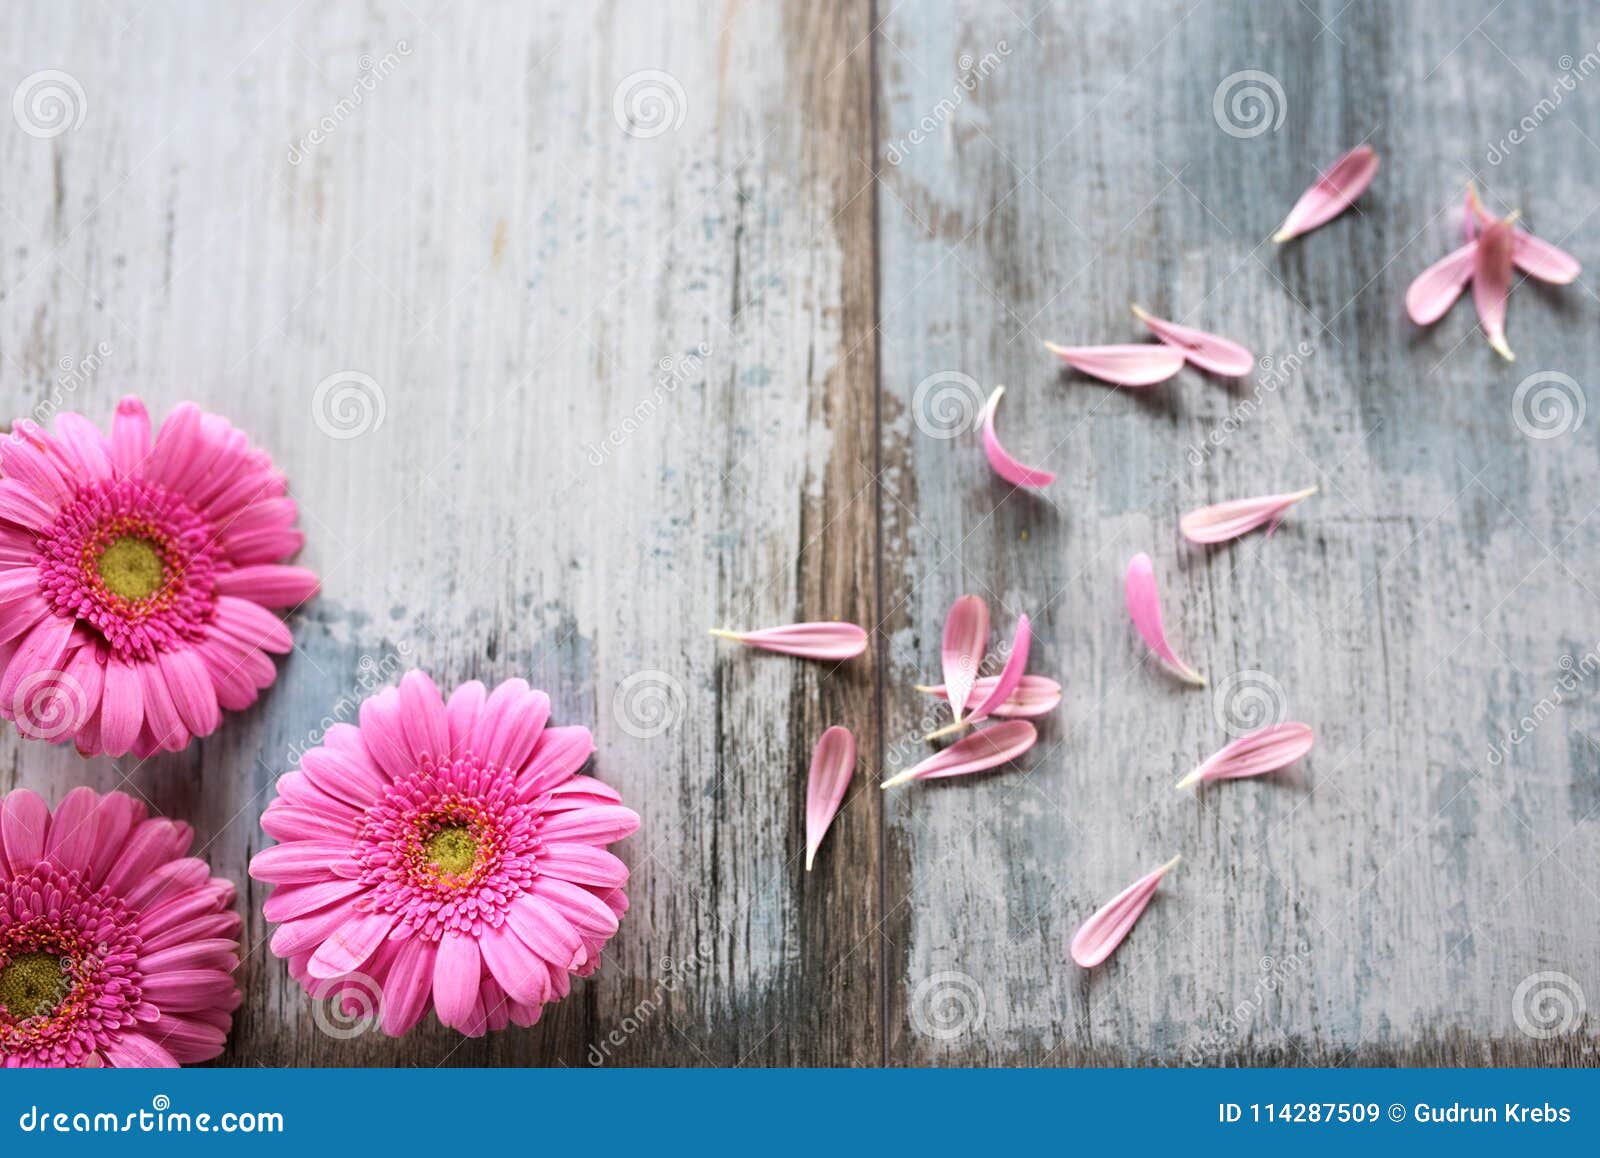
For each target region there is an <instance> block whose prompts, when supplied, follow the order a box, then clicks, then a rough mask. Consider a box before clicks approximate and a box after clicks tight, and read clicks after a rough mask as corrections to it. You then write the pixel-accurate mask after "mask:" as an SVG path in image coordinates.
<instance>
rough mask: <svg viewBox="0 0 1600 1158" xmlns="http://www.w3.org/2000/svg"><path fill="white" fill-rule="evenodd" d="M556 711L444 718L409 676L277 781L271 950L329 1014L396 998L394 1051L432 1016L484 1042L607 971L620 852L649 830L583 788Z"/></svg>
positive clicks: (257, 865)
mask: <svg viewBox="0 0 1600 1158" xmlns="http://www.w3.org/2000/svg"><path fill="white" fill-rule="evenodd" d="M549 716H550V697H549V696H547V695H545V694H544V693H543V692H538V691H532V690H530V689H529V687H528V685H527V683H526V682H525V681H523V680H508V681H507V682H505V683H503V684H501V685H500V686H499V687H497V688H495V689H494V691H492V692H488V693H486V692H485V691H484V686H483V685H482V684H481V683H478V682H477V681H473V682H471V683H467V684H463V685H462V686H461V687H459V688H457V689H456V690H455V692H454V693H453V694H452V695H451V696H450V702H449V704H446V703H445V702H444V700H443V698H442V697H441V696H440V694H439V689H438V688H437V687H436V686H435V685H434V682H433V680H431V679H430V678H428V676H427V675H425V674H424V673H422V672H420V671H413V672H409V673H408V674H407V675H406V676H405V678H404V679H402V680H401V681H400V686H399V688H398V689H396V688H390V689H388V690H386V691H383V692H380V693H378V694H377V695H376V696H373V697H372V698H371V699H369V700H367V701H366V702H365V703H363V704H362V705H361V717H360V719H361V724H360V727H356V726H354V725H350V724H335V725H333V726H332V727H330V728H329V729H328V732H327V735H326V737H325V746H324V747H321V748H315V749H313V750H312V751H310V752H307V753H306V754H305V755H304V756H303V757H302V758H301V762H300V768H299V769H298V770H297V771H293V772H290V773H288V774H287V775H285V776H283V777H281V778H279V780H278V784H277V789H278V795H277V797H276V798H275V799H274V800H273V801H272V803H271V804H269V805H268V806H267V810H266V812H265V814H264V815H263V816H262V817H261V827H262V828H263V829H265V830H266V832H267V834H268V835H269V836H271V837H273V838H274V839H276V840H278V841H281V842H282V843H281V844H279V845H277V846H276V847H275V848H269V849H266V850H265V851H263V852H261V853H258V854H257V855H256V857H255V859H254V860H253V861H251V863H250V875H251V876H253V877H255V878H256V879H257V880H262V881H269V882H271V883H272V884H274V885H276V886H277V888H276V889H275V890H274V892H273V894H272V897H271V898H270V899H269V900H268V901H267V902H266V904H265V906H263V912H264V913H265V914H266V918H267V920H269V921H272V922H275V923H277V924H278V929H277V931H276V932H275V933H274V934H273V937H272V951H273V952H274V953H276V954H278V955H279V956H280V957H285V958H287V959H288V961H289V971H290V973H292V974H293V975H294V977H295V978H296V979H297V980H298V981H300V983H301V984H302V985H304V986H305V987H306V988H307V990H309V991H310V992H311V994H312V996H314V997H319V998H321V997H331V998H333V999H334V1000H336V1001H340V1000H350V1001H363V1000H370V998H371V995H372V993H373V992H374V991H377V992H379V993H381V999H380V1000H379V1002H378V1005H379V1009H378V1015H379V1020H380V1023H381V1025H382V1026H383V1029H384V1032H385V1033H388V1034H390V1035H392V1036H398V1035H400V1034H402V1033H405V1032H406V1031H407V1030H408V1029H410V1028H411V1027H412V1026H414V1025H416V1024H417V1022H418V1021H420V1020H421V1019H422V1017H423V1015H424V1014H425V1013H427V1011H428V1009H429V1007H430V1006H431V1007H432V1008H433V1009H434V1010H435V1012H437V1013H438V1015H439V1020H440V1021H441V1022H443V1023H444V1024H445V1025H448V1026H453V1027H454V1028H456V1029H459V1030H461V1031H462V1032H463V1033H466V1034H468V1035H470V1036H473V1037H476V1036H478V1035H480V1034H482V1033H483V1032H484V1031H485V1030H489V1029H503V1028H505V1026H506V1024H507V1023H508V1022H515V1023H516V1024H517V1025H532V1024H533V1023H534V1022H535V1021H537V1020H538V1019H539V1012H540V1008H541V1006H543V1004H544V1003H545V1002H547V1001H554V1000H557V999H559V998H562V997H565V996H566V995H567V992H568V990H569V988H570V986H571V981H570V979H569V976H568V975H569V974H570V973H576V974H578V975H579V976H580V977H582V976H588V975H589V974H590V973H592V972H594V969H595V967H596V966H597V965H598V964H599V959H600V950H601V948H602V947H603V946H604V945H605V943H606V942H607V941H608V940H609V939H610V937H611V934H612V933H614V932H616V930H617V919H618V918H619V917H620V916H621V915H622V914H623V913H624V912H625V911H626V910H627V907H628V900H627V897H626V896H625V895H624V894H623V891H622V886H623V885H624V884H626V883H627V880H628V870H627V867H626V866H624V865H623V863H622V862H621V861H620V860H618V859H617V858H616V857H615V856H613V855H612V854H611V853H609V852H607V851H606V849H605V845H607V844H609V843H610V842H611V841H614V840H621V839H622V838H623V837H625V836H627V835H629V834H630V833H632V832H634V831H635V830H636V829H637V828H638V827H639V817H638V816H637V815H635V814H634V812H633V811H632V810H630V809H627V808H624V807H622V804H621V798H620V797H619V796H618V795H617V793H616V792H615V791H614V790H613V789H611V788H608V787H606V786H605V785H604V784H602V783H600V782H599V781H598V780H595V779H594V778H593V777H590V776H578V775H576V772H577V771H578V769H579V768H581V767H582V766H583V764H584V762H585V761H587V760H588V759H589V756H590V754H591V753H593V751H594V741H593V740H592V739H591V738H590V736H589V730H588V729H587V728H580V727H566V728H546V727H545V721H546V720H547V719H548V718H549Z"/></svg>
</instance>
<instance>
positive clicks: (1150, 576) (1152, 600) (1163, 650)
mask: <svg viewBox="0 0 1600 1158" xmlns="http://www.w3.org/2000/svg"><path fill="white" fill-rule="evenodd" d="M1124 588H1125V591H1126V594H1127V597H1128V614H1129V615H1130V616H1132V617H1133V625H1134V626H1135V627H1137V628H1138V629H1139V634H1140V635H1141V636H1142V637H1143V638H1144V641H1145V643H1146V644H1148V645H1149V647H1150V650H1151V651H1153V652H1155V653H1156V657H1157V658H1158V659H1160V660H1161V662H1162V663H1164V664H1166V665H1167V667H1168V668H1169V669H1170V670H1171V671H1172V673H1173V674H1174V675H1176V676H1177V677H1178V678H1179V679H1182V680H1187V681H1188V682H1189V683H1192V684H1195V685H1196V686H1198V687H1205V683H1206V681H1205V677H1204V676H1202V675H1201V674H1200V673H1199V672H1197V671H1195V670H1194V668H1192V667H1190V666H1189V665H1188V664H1186V663H1184V662H1183V661H1182V660H1181V659H1179V658H1178V656H1177V653H1176V652H1174V651H1173V650H1172V645H1171V644H1170V643H1168V642H1167V632H1166V629H1165V628H1164V627H1163V626H1162V625H1161V594H1160V592H1158V591H1157V590H1156V569H1155V564H1153V563H1151V562H1150V556H1149V555H1146V554H1145V553H1144V552H1143V551H1141V552H1139V553H1138V554H1137V555H1135V556H1134V557H1133V558H1132V559H1130V560H1128V575H1127V580H1126V582H1125V583H1124Z"/></svg>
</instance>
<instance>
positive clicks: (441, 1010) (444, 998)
mask: <svg viewBox="0 0 1600 1158" xmlns="http://www.w3.org/2000/svg"><path fill="white" fill-rule="evenodd" d="M482 979H483V958H482V957H480V956H479V954H478V943H477V941H475V940H473V938H472V937H471V936H470V935H469V934H466V933H458V932H456V931H454V930H449V931H447V932H446V933H445V934H444V936H442V937H440V938H439V954H438V956H437V957H435V958H434V961H433V1006H434V1011H435V1012H436V1013H437V1014H438V1015H439V1021H440V1022H441V1023H443V1024H444V1025H448V1026H450V1027H451V1028H452V1029H459V1028H461V1026H463V1025H464V1024H466V1022H467V1020H468V1018H469V1017H470V1016H471V1014H472V1006H473V1004H474V1003H475V1002H476V1001H477V999H478V983H479V981H481V980H482Z"/></svg>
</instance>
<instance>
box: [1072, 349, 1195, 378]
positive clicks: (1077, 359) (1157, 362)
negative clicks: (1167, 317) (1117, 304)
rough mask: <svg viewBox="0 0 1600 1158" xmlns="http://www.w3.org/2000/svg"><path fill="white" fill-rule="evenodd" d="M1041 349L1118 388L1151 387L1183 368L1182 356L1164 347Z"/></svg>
mask: <svg viewBox="0 0 1600 1158" xmlns="http://www.w3.org/2000/svg"><path fill="white" fill-rule="evenodd" d="M1045 348H1046V349H1048V350H1049V351H1050V352H1051V353H1052V354H1054V355H1055V356H1056V357H1058V358H1060V359H1061V360H1062V361H1063V362H1065V363H1066V364H1067V365H1069V366H1071V367H1072V368H1073V369H1074V370H1081V371H1083V373H1085V374H1088V375H1090V376H1091V377H1094V378H1099V379H1100V380H1102V381H1104V382H1114V383H1116V384H1117V385H1118V386H1153V385H1155V384H1156V383H1157V382H1165V381H1166V380H1167V379H1168V378H1170V377H1172V376H1173V375H1174V374H1176V373H1177V372H1178V371H1179V370H1181V369H1183V353H1182V351H1180V350H1177V349H1174V348H1173V347H1171V346H1168V345H1166V344H1162V345H1158V346H1150V345H1134V346H1058V345H1056V344H1055V343H1054V342H1046V343H1045Z"/></svg>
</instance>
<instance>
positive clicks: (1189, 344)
mask: <svg viewBox="0 0 1600 1158" xmlns="http://www.w3.org/2000/svg"><path fill="white" fill-rule="evenodd" d="M1133 315H1134V317H1136V318H1138V319H1139V320H1140V321H1141V322H1143V323H1144V324H1145V325H1147V326H1149V327H1150V330H1151V332H1152V333H1154V334H1155V336H1156V337H1158V338H1160V339H1161V340H1162V341H1163V342H1165V343H1166V344H1167V345H1169V346H1172V347H1173V348H1174V349H1177V350H1181V351H1183V356H1184V357H1185V358H1187V359H1188V360H1189V361H1191V362H1193V363H1194V364H1195V365H1196V366H1199V367H1200V369H1202V370H1206V371H1209V372H1210V373H1212V374H1220V375H1222V377H1224V378H1243V377H1244V376H1245V375H1247V374H1249V373H1250V371H1251V370H1254V369H1255V365H1256V356H1255V355H1254V354H1252V353H1251V352H1250V351H1249V350H1247V349H1245V348H1244V347H1243V346H1241V345H1239V343H1238V342H1230V341H1229V340H1228V339H1227V338H1221V337H1218V336H1217V335H1216V334H1208V333H1206V331H1204V330H1196V329H1193V328H1192V327H1190V326H1180V325H1179V324H1178V323H1177V322H1168V321H1163V320H1162V319H1161V318H1157V317H1153V316H1152V315H1150V314H1147V313H1145V311H1144V310H1142V309H1141V308H1140V307H1138V306H1134V307H1133Z"/></svg>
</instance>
